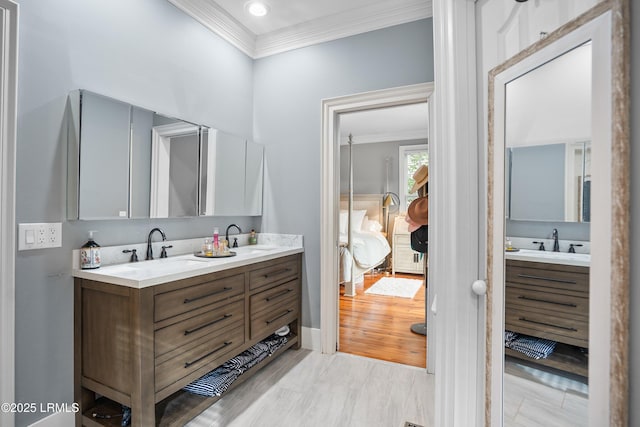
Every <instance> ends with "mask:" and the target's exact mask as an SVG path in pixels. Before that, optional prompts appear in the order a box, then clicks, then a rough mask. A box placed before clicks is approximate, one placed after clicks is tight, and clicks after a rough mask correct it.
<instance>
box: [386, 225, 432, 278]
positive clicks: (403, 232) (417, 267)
mask: <svg viewBox="0 0 640 427" xmlns="http://www.w3.org/2000/svg"><path fill="white" fill-rule="evenodd" d="M408 227H409V224H407V222H406V221H405V220H404V217H402V216H397V217H396V219H395V222H394V223H393V247H392V273H393V274H396V272H397V273H413V274H423V273H424V254H421V253H420V252H416V251H414V250H413V249H411V233H409V230H408Z"/></svg>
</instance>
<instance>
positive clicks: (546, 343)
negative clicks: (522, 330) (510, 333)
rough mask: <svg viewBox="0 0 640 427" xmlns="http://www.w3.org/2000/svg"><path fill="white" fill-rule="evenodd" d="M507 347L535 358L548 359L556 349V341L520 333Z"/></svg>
mask: <svg viewBox="0 0 640 427" xmlns="http://www.w3.org/2000/svg"><path fill="white" fill-rule="evenodd" d="M507 347H509V348H510V349H512V350H515V351H518V352H520V353H523V354H526V355H527V356H529V357H531V358H533V359H546V358H547V357H549V356H550V355H551V353H553V350H555V348H556V342H555V341H551V340H546V339H544V338H536V337H530V336H528V335H520V336H518V337H516V338H515V339H513V340H512V341H511V342H510V343H509V344H508V345H507Z"/></svg>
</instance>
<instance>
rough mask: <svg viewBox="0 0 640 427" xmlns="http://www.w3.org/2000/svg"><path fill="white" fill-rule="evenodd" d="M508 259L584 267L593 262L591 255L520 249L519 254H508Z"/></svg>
mask: <svg viewBox="0 0 640 427" xmlns="http://www.w3.org/2000/svg"><path fill="white" fill-rule="evenodd" d="M506 258H507V259H521V260H529V261H539V262H550V263H554V264H571V265H584V266H588V265H589V263H590V262H591V254H575V253H569V252H551V251H537V250H532V249H520V250H519V251H518V252H506Z"/></svg>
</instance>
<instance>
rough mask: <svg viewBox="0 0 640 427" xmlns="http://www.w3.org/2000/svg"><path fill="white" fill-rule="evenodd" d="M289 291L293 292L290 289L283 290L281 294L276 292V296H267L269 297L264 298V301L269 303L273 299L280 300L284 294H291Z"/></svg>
mask: <svg viewBox="0 0 640 427" xmlns="http://www.w3.org/2000/svg"><path fill="white" fill-rule="evenodd" d="M291 291H293V289H291V288H289V289H285V290H284V291H282V292H278V293H277V294H275V295H271V296H269V297H266V298H265V301H271V300H274V299H276V298H280V297H281V296H282V295H286V294H288V293H289V292H291Z"/></svg>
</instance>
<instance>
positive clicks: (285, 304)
mask: <svg viewBox="0 0 640 427" xmlns="http://www.w3.org/2000/svg"><path fill="white" fill-rule="evenodd" d="M298 303H299V298H297V296H296V295H291V296H289V297H287V298H286V299H285V300H283V301H280V302H279V303H277V304H273V305H271V306H269V307H265V309H264V310H262V311H260V312H259V313H253V312H252V313H251V339H254V338H256V337H258V336H260V335H263V334H269V333H273V332H275V331H276V330H277V329H278V328H280V327H282V326H284V325H287V324H289V323H290V322H292V321H293V320H295V319H296V317H298ZM266 308H268V309H266Z"/></svg>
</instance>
